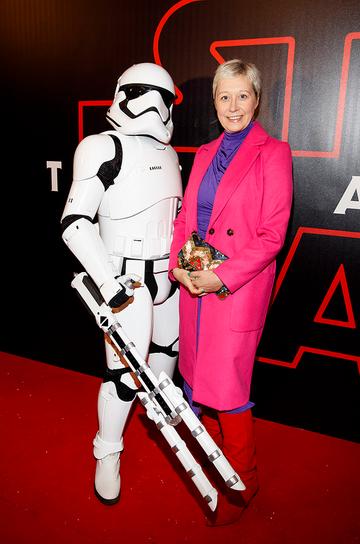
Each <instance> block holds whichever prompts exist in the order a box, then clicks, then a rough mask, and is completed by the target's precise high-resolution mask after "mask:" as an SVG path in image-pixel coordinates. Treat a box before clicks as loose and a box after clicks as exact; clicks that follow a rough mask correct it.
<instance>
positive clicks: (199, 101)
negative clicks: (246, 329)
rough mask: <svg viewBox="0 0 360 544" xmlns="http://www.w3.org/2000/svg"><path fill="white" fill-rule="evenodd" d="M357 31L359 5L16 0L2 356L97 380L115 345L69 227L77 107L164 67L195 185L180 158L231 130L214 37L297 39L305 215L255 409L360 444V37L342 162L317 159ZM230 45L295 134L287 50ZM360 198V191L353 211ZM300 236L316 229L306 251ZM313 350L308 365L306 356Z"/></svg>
mask: <svg viewBox="0 0 360 544" xmlns="http://www.w3.org/2000/svg"><path fill="white" fill-rule="evenodd" d="M173 6H174V9H173V13H172V14H171V16H169V18H168V19H167V21H166V24H165V25H164V27H163V29H162V32H161V33H160V38H159V43H158V46H159V54H160V59H158V58H156V57H154V52H153V42H154V36H155V33H156V30H157V28H158V25H159V23H160V21H161V19H162V17H163V16H164V15H165V14H166V13H167V12H168V10H170V9H171V8H172V7H173ZM350 32H353V33H359V32H360V10H359V3H358V0H354V1H352V0H349V1H347V0H344V1H331V0H330V1H329V0H326V1H325V0H313V1H310V0H309V1H308V0H302V1H301V0H300V1H299V0H297V1H292V0H272V1H271V2H269V1H268V0H253V1H252V2H251V3H249V2H246V3H245V2H240V1H236V0H222V1H221V2H218V1H214V0H200V1H182V2H177V3H175V2H174V1H157V0H143V1H139V0H137V1H136V0H133V1H132V2H125V1H121V0H101V2H100V1H94V2H88V1H85V0H3V1H2V2H1V4H0V45H1V47H0V55H1V75H2V78H1V80H2V83H1V97H2V100H1V121H2V128H3V130H2V137H3V140H4V141H3V144H2V151H3V153H2V161H1V174H2V175H1V187H2V213H1V233H2V238H1V249H2V263H1V286H2V295H1V303H2V304H1V307H2V309H3V312H2V314H3V315H2V328H1V336H0V350H2V351H6V352H10V353H14V354H17V355H21V356H25V357H28V358H31V359H35V360H39V361H42V362H45V363H49V364H54V365H58V366H61V367H65V368H69V369H73V370H76V371H80V372H83V373H88V374H92V375H97V376H101V375H102V372H103V368H104V364H105V358H104V352H103V342H102V335H101V333H100V331H99V329H98V328H97V327H96V325H95V323H94V322H92V319H91V318H90V317H89V316H88V315H87V313H86V311H85V310H84V308H83V307H82V306H81V304H80V303H79V302H78V299H77V298H76V296H75V294H74V292H73V290H72V289H71V287H70V282H71V279H72V274H73V271H79V270H80V268H79V265H78V264H77V262H76V260H75V259H74V258H73V257H72V256H71V255H70V254H69V252H68V250H67V248H66V246H65V244H64V243H63V242H62V240H61V233H60V226H59V223H60V217H61V214H62V210H63V207H64V204H65V199H66V196H67V193H68V190H69V188H70V184H71V181H72V159H73V153H74V150H75V148H76V145H77V143H78V132H79V126H78V103H79V101H84V100H94V101H96V100H111V99H112V97H113V92H114V89H115V85H116V80H117V78H118V76H119V75H120V74H121V73H122V71H123V70H125V69H126V68H128V67H129V66H130V65H132V64H133V63H137V62H148V61H150V62H153V61H154V60H156V61H161V63H162V65H163V66H164V67H165V68H166V69H167V70H168V71H169V72H170V73H171V75H172V76H173V78H174V81H175V82H176V85H177V86H178V88H179V89H180V90H181V91H182V93H183V95H184V99H183V101H182V103H181V104H179V105H178V106H176V107H175V109H174V115H173V118H174V124H175V131H174V137H173V141H172V143H173V145H174V146H175V147H176V148H177V149H179V158H180V162H181V164H182V166H183V182H184V186H185V185H186V182H187V176H188V173H189V170H190V167H191V163H192V160H193V153H191V152H189V151H180V150H182V149H183V148H184V147H185V148H186V147H197V146H199V145H200V144H201V143H204V142H205V141H208V140H209V139H211V138H213V137H215V136H216V135H217V134H218V126H217V123H216V119H215V114H214V111H213V107H212V101H211V80H212V77H213V73H214V70H215V69H216V67H217V65H218V62H217V61H216V60H215V58H214V57H213V56H212V55H211V53H210V51H209V48H210V45H211V43H212V42H214V41H217V40H236V39H246V38H269V37H288V36H291V37H292V38H294V40H295V62H294V72H293V80H292V97H291V111H290V124H289V143H290V145H291V148H292V150H293V154H294V158H293V164H294V190H295V193H294V207H293V213H292V218H291V223H290V227H289V231H288V237H287V241H286V245H285V247H284V250H283V251H282V253H281V255H280V256H279V259H278V271H279V272H280V271H281V269H282V267H283V266H286V270H287V273H286V274H285V276H284V278H283V279H282V281H281V285H280V287H279V291H278V293H277V296H276V298H275V299H274V303H273V305H272V308H271V310H270V313H269V317H268V321H267V324H266V328H265V332H264V336H263V340H262V342H261V345H260V348H259V352H258V360H257V362H256V364H255V371H254V380H253V392H252V400H254V402H255V403H256V406H255V409H254V415H255V416H257V417H261V418H264V419H270V420H272V421H277V422H280V423H285V424H289V425H294V426H297V427H302V428H306V429H309V430H313V431H318V432H321V433H325V434H329V435H333V436H337V437H339V438H345V439H350V440H353V441H359V440H360V435H359V428H360V426H359V417H358V416H359V406H358V398H359V368H360V353H359V351H360V349H359V317H360V315H359V307H360V304H359V303H360V286H359V277H360V274H359V273H360V270H359V268H360V258H359V257H360V254H359V253H360V239H359V232H360V231H359V224H360V223H359V221H360V207H359V208H358V209H349V210H347V212H346V213H345V214H334V210H335V208H336V206H337V204H338V202H339V200H340V199H341V197H342V195H343V193H344V191H345V189H346V187H347V186H348V184H349V183H350V181H351V179H352V177H353V176H360V164H359V162H360V138H359V136H360V134H359V131H360V129H359V127H360V100H359V96H360V93H359V87H360V84H359V82H360V62H359V59H360V34H356V35H354V39H353V41H352V42H351V49H350V64H349V73H348V81H347V86H346V96H345V109H344V118H343V126H342V132H341V145H340V151H339V154H338V156H321V153H320V156H319V153H317V152H324V151H325V152H331V151H332V150H333V149H334V137H335V129H336V120H337V112H338V99H339V89H340V80H341V74H342V65H343V53H344V44H345V39H346V36H347V35H348V34H349V33H350ZM218 51H219V52H220V53H221V55H223V57H224V58H225V59H230V58H234V57H240V58H243V59H245V60H248V61H251V62H255V63H256V64H257V65H258V67H259V68H260V70H261V71H262V74H263V80H264V93H263V98H262V103H261V108H260V115H259V120H260V122H261V123H262V124H263V126H264V127H265V129H267V130H268V131H269V132H270V133H271V134H272V135H274V136H275V137H278V138H281V137H282V123H283V111H284V93H285V76H286V63H287V54H288V47H287V45H286V44H276V45H257V46H256V45H252V46H242V47H239V46H232V47H223V48H219V50H218ZM345 83H346V82H345ZM105 111H106V107H88V108H84V127H83V129H84V134H85V135H86V134H90V133H93V132H101V131H103V130H108V129H109V128H111V127H110V125H108V124H107V123H106V121H105ZM309 152H311V153H309ZM330 155H331V153H330ZM47 161H60V162H61V164H62V169H61V170H59V171H58V191H54V190H52V186H51V176H50V170H49V169H48V168H47V167H46V163H47ZM359 197H360V195H359V194H356V193H355V194H354V201H356V200H358V199H359ZM300 228H305V232H304V234H303V235H302V237H301V240H300V242H299V244H298V245H297V246H296V251H295V253H294V254H293V253H292V247H293V246H292V244H293V243H294V240H295V237H296V234H297V233H298V232H299V229H300ZM314 229H315V230H314ZM316 229H322V230H316ZM339 233H340V234H341V235H339ZM342 233H348V236H346V235H343V234H342ZM349 233H350V234H349ZM351 233H353V234H351ZM341 265H343V268H344V271H345V281H346V285H345V286H344V283H339V284H338V285H337V286H336V289H335V291H334V295H333V297H332V298H331V300H330V301H329V304H328V306H327V307H326V308H325V310H324V313H323V317H324V318H327V319H328V320H330V322H329V321H328V322H315V321H314V317H315V315H316V313H317V312H318V310H319V307H320V305H321V304H322V302H323V300H324V297H325V295H326V293H327V292H328V289H329V288H330V286H331V285H332V282H333V281H334V278H335V277H336V274H337V272H338V270H339V267H340V266H341ZM284 270H285V269H284ZM346 288H347V289H348V294H349V296H348V299H349V300H350V304H351V309H352V312H353V316H354V320H355V326H353V327H349V326H348V324H349V314H348V311H347V310H346V305H345V297H346V296H347V294H346V292H345V291H344V289H345V290H346ZM301 347H303V348H305V349H303V355H301V356H298V358H297V359H296V356H297V354H298V353H299V350H300V348H301ZM45 385H46V384H45Z"/></svg>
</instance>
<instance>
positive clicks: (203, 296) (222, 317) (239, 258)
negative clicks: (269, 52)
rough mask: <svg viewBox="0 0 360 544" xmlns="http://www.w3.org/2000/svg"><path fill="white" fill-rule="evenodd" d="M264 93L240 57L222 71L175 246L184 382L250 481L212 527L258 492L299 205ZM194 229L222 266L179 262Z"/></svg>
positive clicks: (233, 517) (223, 504) (226, 499)
mask: <svg viewBox="0 0 360 544" xmlns="http://www.w3.org/2000/svg"><path fill="white" fill-rule="evenodd" d="M260 92H261V79H260V74H259V71H258V69H257V68H256V66H255V65H253V64H250V63H245V62H242V61H241V60H238V59H234V60H230V61H228V62H225V63H224V64H222V65H220V66H219V67H218V68H217V70H216V73H215V77H214V81H213V98H214V104H215V109H216V113H217V117H218V120H219V122H220V124H221V125H222V127H223V129H224V131H223V133H222V134H221V135H220V137H219V138H217V139H216V140H214V141H212V142H210V143H209V144H206V145H203V146H201V147H200V148H199V149H198V151H197V153H196V156H195V160H194V164H193V167H192V171H191V174H190V178H189V182H188V185H187V188H186V192H185V196H184V200H183V205H182V209H181V211H180V213H179V215H178V217H177V218H176V220H175V222H174V235H173V242H172V246H171V253H170V263H169V271H170V272H169V274H170V278H171V279H172V280H177V281H178V282H179V283H180V293H181V294H180V349H179V370H180V373H181V375H182V376H183V378H184V381H185V384H184V388H185V391H186V393H187V396H188V398H189V402H190V403H191V404H192V406H193V407H194V404H193V403H196V404H197V406H200V407H201V414H202V415H201V418H202V421H203V423H204V425H205V427H206V428H207V430H208V431H209V433H210V434H211V436H212V437H213V438H214V440H215V441H216V442H217V444H218V445H219V446H220V447H221V448H222V450H223V452H224V454H225V455H226V457H227V458H228V459H229V461H230V463H231V464H232V465H233V467H234V469H235V470H236V471H237V472H238V473H239V475H240V477H241V478H242V480H243V482H244V484H245V486H246V490H245V491H244V492H241V493H239V492H235V491H230V490H229V491H227V492H224V493H222V495H220V497H219V503H218V508H217V510H216V513H215V516H214V517H213V518H212V519H210V520H208V523H209V524H211V525H225V524H229V523H234V522H236V521H237V520H238V519H239V518H240V516H241V514H242V512H243V510H244V508H245V507H246V506H247V504H248V503H249V501H250V500H251V498H252V497H253V496H254V495H255V493H256V492H257V490H258V480H257V471H256V460H255V442H254V433H253V420H252V414H251V407H252V406H253V404H252V403H251V402H250V400H249V394H250V385H251V376H252V370H253V364H254V358H255V353H256V349H257V346H258V343H259V340H260V337H261V334H262V331H263V327H264V322H265V317H266V313H267V309H268V305H269V301H270V296H271V291H272V287H273V283H274V276H275V259H276V256H277V254H278V253H279V251H280V249H281V247H282V245H283V243H284V238H285V234H286V230H287V225H288V221H289V215H290V209H291V202H292V160H291V150H290V147H289V145H288V144H287V143H285V142H281V141H278V140H276V139H274V138H272V137H271V136H269V135H268V134H267V133H266V132H265V130H264V129H263V128H262V127H261V125H260V124H259V123H258V122H256V121H254V114H255V110H256V109H257V107H258V104H259V99H260ZM193 231H197V232H198V233H199V234H200V236H201V237H202V238H204V239H205V240H206V241H207V242H208V243H210V244H211V245H212V246H214V247H215V248H216V249H218V250H220V251H221V252H222V253H224V254H225V255H226V256H227V257H228V259H227V260H225V261H224V262H222V263H221V264H220V265H219V266H218V267H217V268H216V269H215V270H200V271H196V272H191V273H188V272H187V271H186V270H184V269H182V268H180V267H179V264H178V253H179V251H180V249H181V248H182V246H183V245H184V243H185V242H186V240H187V239H188V238H189V236H190V235H191V233H192V232H193ZM224 286H225V288H226V290H227V293H228V296H226V298H222V299H221V298H219V297H218V296H217V295H216V292H217V291H218V290H219V289H221V288H222V287H224Z"/></svg>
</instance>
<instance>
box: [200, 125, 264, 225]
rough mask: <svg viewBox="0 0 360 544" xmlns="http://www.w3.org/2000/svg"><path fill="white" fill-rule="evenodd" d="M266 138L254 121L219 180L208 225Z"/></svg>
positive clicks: (248, 167) (215, 216)
mask: <svg viewBox="0 0 360 544" xmlns="http://www.w3.org/2000/svg"><path fill="white" fill-rule="evenodd" d="M267 138H268V135H267V133H266V132H265V130H264V129H263V128H262V127H261V125H260V124H259V123H257V122H256V123H255V124H254V127H253V128H252V130H251V131H250V132H249V134H248V136H247V137H246V139H245V140H244V142H243V143H242V145H241V147H240V149H239V151H238V152H237V153H236V155H235V157H234V158H233V160H232V161H231V163H230V164H229V166H228V168H227V170H226V172H225V174H224V175H223V177H222V179H221V181H220V184H219V187H218V190H217V192H216V196H215V201H214V207H213V211H212V214H211V219H210V225H213V224H214V223H215V221H216V219H217V218H218V217H219V215H220V214H221V212H222V210H223V209H224V207H225V206H226V203H227V202H228V200H229V198H230V197H231V195H232V194H233V193H234V191H235V190H236V189H237V187H238V186H239V185H240V183H241V182H242V180H243V179H244V177H245V175H246V174H247V172H248V171H249V170H250V168H251V166H252V165H253V163H254V162H255V160H256V158H257V157H258V155H259V153H260V149H261V145H263V144H264V142H265V141H266V139H267ZM216 150H217V148H216ZM216 150H215V151H216ZM214 154H215V153H214ZM214 154H213V156H214Z"/></svg>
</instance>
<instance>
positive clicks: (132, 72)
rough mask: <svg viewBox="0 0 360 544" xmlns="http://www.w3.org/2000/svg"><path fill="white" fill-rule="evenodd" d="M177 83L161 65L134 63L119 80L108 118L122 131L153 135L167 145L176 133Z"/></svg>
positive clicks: (139, 134) (130, 133) (132, 133)
mask: <svg viewBox="0 0 360 544" xmlns="http://www.w3.org/2000/svg"><path fill="white" fill-rule="evenodd" d="M174 99H175V86H174V82H173V80H172V79H171V77H170V75H169V74H168V72H167V71H166V70H165V69H164V68H162V67H161V66H159V65H157V64H153V63H151V62H144V63H140V64H134V65H133V66H131V67H130V68H128V69H127V70H126V71H125V72H124V73H123V74H122V75H121V76H120V77H119V79H118V83H117V86H116V89H115V96H114V100H113V103H112V105H111V106H110V108H109V109H108V112H107V116H106V117H107V120H108V121H109V122H110V124H111V125H112V126H113V127H114V128H115V129H116V130H117V131H119V132H121V133H122V134H127V135H138V136H150V137H152V138H155V139H156V140H158V141H159V142H162V143H164V144H167V143H169V142H170V139H171V136H172V133H173V123H172V119H171V113H172V109H173V102H174Z"/></svg>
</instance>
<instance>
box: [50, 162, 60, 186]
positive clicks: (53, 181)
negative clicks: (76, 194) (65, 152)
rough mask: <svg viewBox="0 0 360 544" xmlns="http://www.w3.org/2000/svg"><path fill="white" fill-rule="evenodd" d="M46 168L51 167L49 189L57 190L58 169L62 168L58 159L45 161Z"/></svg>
mask: <svg viewBox="0 0 360 544" xmlns="http://www.w3.org/2000/svg"><path fill="white" fill-rule="evenodd" d="M46 168H50V169H51V190H52V191H58V190H59V187H58V170H61V169H62V164H61V162H60V161H46Z"/></svg>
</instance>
